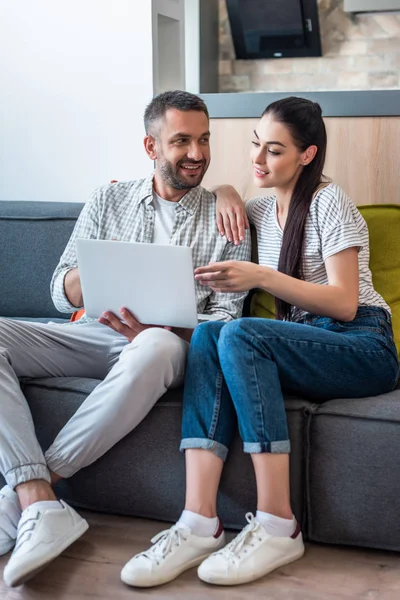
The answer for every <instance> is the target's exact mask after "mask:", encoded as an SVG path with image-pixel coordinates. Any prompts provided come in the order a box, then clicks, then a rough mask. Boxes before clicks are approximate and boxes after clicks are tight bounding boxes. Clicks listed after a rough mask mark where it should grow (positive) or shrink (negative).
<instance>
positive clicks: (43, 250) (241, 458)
mask: <svg viewBox="0 0 400 600" xmlns="http://www.w3.org/2000/svg"><path fill="white" fill-rule="evenodd" d="M81 208H82V205H81V204H64V203H47V202H0V315H1V316H3V317H13V318H23V319H28V318H29V319H41V320H52V321H55V320H57V319H60V320H63V319H68V318H69V315H62V314H60V313H58V312H57V311H56V310H55V308H54V306H53V304H52V301H51V298H50V293H49V282H50V278H51V275H52V273H53V270H54V268H55V266H56V264H57V262H58V259H59V257H60V255H61V253H62V251H63V249H64V247H65V244H66V242H67V240H68V238H69V235H70V233H71V231H72V228H73V226H74V223H75V220H76V218H77V216H78V214H79V212H80V210H81ZM0 346H1V340H0ZM97 384H98V381H96V380H93V379H79V378H57V379H39V380H24V381H21V386H22V388H23V391H24V393H25V396H26V398H27V401H28V403H29V405H30V408H31V411H32V414H33V418H34V422H35V426H36V430H37V435H38V438H39V440H40V443H41V444H42V446H43V448H44V449H45V448H46V447H47V446H49V444H50V443H51V442H52V440H53V439H54V437H55V435H56V433H57V432H58V431H59V430H60V428H61V427H62V426H63V424H64V423H65V422H66V421H67V420H68V419H69V417H70V416H71V415H72V414H73V413H74V411H75V410H76V409H77V408H78V407H79V405H80V404H81V403H82V402H83V401H84V399H85V397H86V396H87V395H88V394H89V393H90V391H91V390H92V389H93V388H94V387H95V386H96V385H97ZM181 400H182V390H173V391H170V392H168V393H167V394H165V396H164V397H163V398H161V400H160V401H159V402H158V403H157V405H156V406H155V408H154V409H153V410H152V411H151V413H150V414H149V415H148V417H147V418H146V419H145V420H144V421H143V422H142V423H141V425H140V426H139V427H138V428H137V429H136V430H135V431H133V432H132V433H131V434H129V435H128V436H127V437H126V438H124V439H123V440H122V441H121V442H120V443H119V444H117V445H116V446H115V447H114V448H113V449H112V450H110V452H108V453H107V455H105V456H104V457H103V458H101V459H100V460H98V461H97V462H96V463H95V464H93V465H91V466H90V467H88V468H86V469H84V470H82V471H81V472H80V473H78V474H76V475H75V476H74V477H72V478H71V479H70V480H68V481H64V482H61V484H59V488H58V492H59V494H60V496H62V497H64V498H65V499H66V500H68V501H69V502H71V504H74V505H76V506H78V507H85V508H89V509H93V510H98V511H106V512H111V513H118V514H125V515H134V516H139V517H149V518H155V519H160V520H165V521H174V520H175V519H176V518H177V517H178V515H179V514H180V511H181V509H182V506H183V501H184V481H185V474H184V458H183V456H182V455H181V454H180V452H179V451H178V445H179V440H180V421H181ZM3 401H4V399H3V398H0V402H3ZM286 409H287V415H288V422H289V429H290V437H291V441H292V454H291V489H292V502H293V509H294V512H295V514H296V516H297V517H298V519H300V521H301V522H302V526H303V530H304V532H305V534H306V537H307V538H308V539H309V540H315V541H317V542H325V543H333V544H351V545H359V546H367V547H375V548H384V549H388V550H397V551H400V520H399V519H398V508H399V505H400V461H399V451H400V387H399V388H398V389H396V390H395V391H394V392H392V393H389V394H386V395H383V396H380V397H371V398H365V399H357V400H350V399H340V400H333V401H330V402H326V403H325V404H322V405H318V404H315V403H313V402H310V401H308V400H307V399H304V398H287V399H286ZM111 426H112V425H111ZM255 506H256V494H255V482H254V476H253V471H252V468H251V461H250V458H249V456H246V455H244V454H243V453H242V451H241V445H240V440H239V437H237V439H236V440H235V443H234V445H233V448H232V451H231V453H230V456H229V458H228V461H227V465H226V468H225V470H224V475H223V481H222V485H221V490H220V496H219V510H220V514H221V516H222V518H223V520H224V522H225V525H226V526H228V527H232V528H239V527H241V526H242V525H243V522H244V514H245V512H246V511H248V510H255Z"/></svg>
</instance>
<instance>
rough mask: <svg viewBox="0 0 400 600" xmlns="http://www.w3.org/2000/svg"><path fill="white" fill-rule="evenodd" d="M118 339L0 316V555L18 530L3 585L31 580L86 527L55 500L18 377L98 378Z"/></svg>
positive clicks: (92, 329) (91, 329) (95, 330)
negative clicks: (2, 481) (1, 481)
mask: <svg viewBox="0 0 400 600" xmlns="http://www.w3.org/2000/svg"><path fill="white" fill-rule="evenodd" d="M116 337H117V336H116V334H114V333H113V332H111V330H108V329H107V328H106V327H102V326H101V325H97V324H94V326H92V325H90V326H89V325H88V326H62V327H61V326H59V325H43V324H36V323H25V322H16V321H10V320H6V319H0V470H1V472H2V474H3V475H4V476H5V478H6V480H7V482H8V484H9V486H6V487H5V488H3V490H1V492H0V552H1V553H2V554H3V553H6V552H7V551H8V550H10V549H11V548H12V546H13V545H14V540H15V537H16V536H17V525H18V538H17V547H16V549H15V550H14V553H13V555H12V557H11V559H10V561H9V563H8V564H7V566H6V569H5V571H4V579H5V581H6V583H7V584H8V585H19V584H20V583H22V582H23V581H25V580H26V579H28V578H29V577H30V576H32V574H33V573H34V572H35V571H36V570H37V569H38V568H40V567H42V566H43V565H45V564H46V563H47V562H49V561H50V560H52V559H53V558H55V557H56V556H58V555H59V554H60V553H61V552H62V551H63V550H64V549H65V548H66V547H67V546H69V545H70V544H71V543H72V542H73V541H74V540H75V539H77V538H78V537H79V536H80V535H82V533H84V531H85V530H86V528H87V523H86V521H84V520H83V519H81V518H80V517H79V515H78V514H77V513H75V511H73V509H71V508H70V507H68V506H67V505H65V504H60V503H58V502H57V501H56V498H55V496H54V494H53V492H52V490H51V487H50V484H49V482H50V474H49V471H48V468H47V466H46V462H45V459H44V456H43V454H42V451H41V449H40V446H39V444H38V441H37V439H36V436H35V431H34V426H33V421H32V417H31V414H30V411H29V407H28V404H27V402H26V399H25V397H24V395H23V394H22V392H21V388H20V385H19V380H18V378H19V377H23V376H27V377H46V376H47V377H49V376H53V377H54V376H91V377H96V378H102V377H104V376H105V374H106V373H107V370H108V368H109V363H108V356H109V351H108V349H109V346H110V340H111V341H112V340H115V339H116ZM13 488H15V489H16V491H17V492H18V496H19V500H20V501H21V504H20V503H19V501H18V498H17V496H16V494H15V493H14V492H13ZM21 505H22V507H21ZM21 508H22V509H25V510H24V511H23V513H22V517H21ZM20 517H21V518H20ZM43 532H44V537H43ZM46 532H47V533H46ZM49 532H51V535H50V536H49ZM50 538H51V539H50Z"/></svg>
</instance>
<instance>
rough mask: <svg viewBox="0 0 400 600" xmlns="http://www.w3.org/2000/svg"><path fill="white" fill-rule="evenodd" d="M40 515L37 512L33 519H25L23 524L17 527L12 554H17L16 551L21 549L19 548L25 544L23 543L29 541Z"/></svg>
mask: <svg viewBox="0 0 400 600" xmlns="http://www.w3.org/2000/svg"><path fill="white" fill-rule="evenodd" d="M40 514H41V513H40V511H38V512H37V513H36V516H35V517H30V518H28V519H25V520H24V521H23V523H21V524H20V525H19V526H18V534H17V543H16V546H15V548H14V552H17V550H19V548H21V546H22V545H23V544H25V542H27V541H28V540H30V539H31V537H32V534H33V532H34V531H35V527H36V525H37V522H38V521H39V519H40ZM24 528H25V529H24Z"/></svg>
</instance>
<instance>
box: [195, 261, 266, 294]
mask: <svg viewBox="0 0 400 600" xmlns="http://www.w3.org/2000/svg"><path fill="white" fill-rule="evenodd" d="M266 270H268V267H260V265H257V264H255V263H252V262H247V261H241V260H227V261H225V262H218V263H210V264H209V265H207V266H205V267H198V268H197V269H196V270H195V272H194V276H195V279H197V281H199V282H200V283H201V285H208V286H209V287H210V288H211V289H212V290H213V291H214V292H247V291H249V290H251V289H253V288H256V287H260V281H261V279H262V277H264V279H265V271H266Z"/></svg>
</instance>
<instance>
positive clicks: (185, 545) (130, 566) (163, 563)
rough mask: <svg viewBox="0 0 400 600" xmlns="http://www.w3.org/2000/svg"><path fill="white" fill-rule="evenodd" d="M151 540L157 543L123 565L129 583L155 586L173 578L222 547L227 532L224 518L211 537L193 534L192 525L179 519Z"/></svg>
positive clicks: (123, 574)
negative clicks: (184, 523)
mask: <svg viewBox="0 0 400 600" xmlns="http://www.w3.org/2000/svg"><path fill="white" fill-rule="evenodd" d="M151 541H152V543H153V544H154V546H151V548H149V550H146V551H145V552H141V553H140V554H137V555H136V556H134V557H133V558H132V559H131V560H130V561H129V562H128V563H127V564H126V565H125V567H124V568H123V569H122V571H121V579H122V581H123V582H124V583H126V584H127V585H133V586H137V587H152V586H156V585H162V584H163V583H167V582H168V581H172V580H173V579H175V578H176V577H178V575H180V574H181V573H183V572H184V571H187V570H188V569H191V568H192V567H197V566H198V565H199V564H200V563H201V562H202V561H203V560H204V559H205V558H206V557H207V556H209V555H210V554H211V553H212V552H214V551H215V550H218V549H219V548H222V547H223V546H224V544H225V533H224V530H223V527H222V523H221V521H220V522H219V527H218V530H217V533H216V534H215V535H214V536H210V537H199V536H197V535H193V533H192V532H191V530H190V529H189V527H186V526H185V525H182V523H177V524H176V525H174V526H173V527H171V529H167V530H166V531H162V532H161V533H159V534H158V535H156V536H155V537H154V538H153V539H152V540H151Z"/></svg>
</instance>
